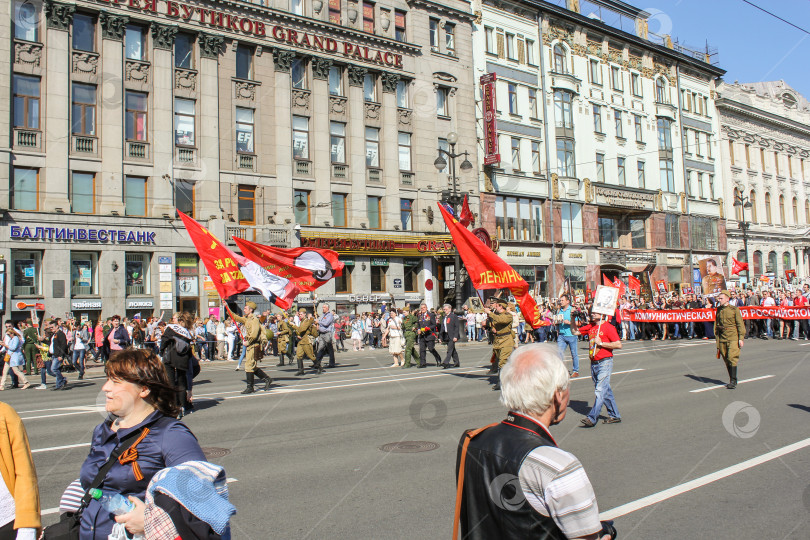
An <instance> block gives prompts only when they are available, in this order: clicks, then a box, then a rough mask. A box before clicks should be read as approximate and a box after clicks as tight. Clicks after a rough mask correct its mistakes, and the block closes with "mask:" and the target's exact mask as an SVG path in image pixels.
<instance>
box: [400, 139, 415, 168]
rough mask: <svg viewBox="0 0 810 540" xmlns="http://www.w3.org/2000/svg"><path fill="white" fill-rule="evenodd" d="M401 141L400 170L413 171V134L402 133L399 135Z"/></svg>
mask: <svg viewBox="0 0 810 540" xmlns="http://www.w3.org/2000/svg"><path fill="white" fill-rule="evenodd" d="M398 140H399V170H400V171H411V170H413V167H412V166H411V134H410V133H404V132H402V131H400V132H399V134H398Z"/></svg>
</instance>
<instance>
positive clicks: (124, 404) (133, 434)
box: [80, 349, 205, 540]
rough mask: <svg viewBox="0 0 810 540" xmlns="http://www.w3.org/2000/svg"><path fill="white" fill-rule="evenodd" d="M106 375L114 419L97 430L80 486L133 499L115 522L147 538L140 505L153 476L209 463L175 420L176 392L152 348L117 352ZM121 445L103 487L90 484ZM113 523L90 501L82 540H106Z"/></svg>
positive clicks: (83, 520) (108, 405) (106, 391)
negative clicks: (182, 466) (191, 463)
mask: <svg viewBox="0 0 810 540" xmlns="http://www.w3.org/2000/svg"><path fill="white" fill-rule="evenodd" d="M105 371H106V374H107V382H106V383H104V386H102V387H101V390H102V391H103V392H104V394H105V398H106V401H105V409H106V411H107V412H108V413H110V416H109V417H108V418H107V420H105V421H104V422H102V423H101V424H100V425H98V426H97V427H96V429H95V431H94V432H93V439H92V442H91V445H90V453H89V454H88V456H87V459H86V460H85V462H84V464H83V465H82V468H81V476H80V480H81V486H82V489H83V490H85V491H87V490H88V489H90V488H91V487H97V488H99V489H101V490H102V491H103V492H105V493H106V492H109V493H120V494H122V495H124V496H129V498H130V501H131V502H132V503H133V504H134V505H135V510H133V511H132V512H130V513H128V514H124V515H122V516H117V517H116V518H115V521H118V522H119V523H124V524H125V526H126V528H127V530H128V531H129V532H130V533H132V534H143V531H144V524H143V521H144V504H143V502H141V501H142V500H143V499H144V496H145V494H146V487H147V486H148V485H149V481H150V480H151V479H152V476H154V475H155V474H156V473H157V472H158V471H160V470H161V469H164V468H166V467H174V466H175V465H179V464H181V463H186V462H188V461H205V456H204V455H203V452H202V449H201V448H200V445H199V443H198V442H197V439H196V437H194V435H193V434H192V433H191V431H190V430H189V429H188V427H186V425H185V424H183V423H182V422H179V421H178V420H176V419H175V417H176V416H177V414H178V412H179V410H178V407H177V404H176V396H175V389H174V387H173V386H172V385H171V384H170V383H169V380H168V379H167V378H166V371H165V370H164V369H163V365H162V364H161V362H160V359H159V358H158V357H157V356H156V355H155V353H154V352H152V351H150V350H148V349H127V350H124V351H118V352H115V353H113V355H112V356H111V357H110V359H109V360H108V361H107V365H106V368H105ZM122 441H124V446H122V448H123V449H124V451H123V453H121V454H120V456H119V457H118V458H117V459H114V460H113V462H112V463H113V464H112V467H111V468H110V469H109V471H107V474H106V475H105V476H104V479H103V480H102V481H101V483H100V484H99V485H96V486H93V485H91V484H92V483H93V480H94V479H95V477H96V475H97V474H98V472H99V469H101V467H102V466H103V465H104V464H105V463H106V462H107V460H108V459H109V457H110V455H111V454H112V452H113V450H114V449H115V448H116V447H117V446H118V445H119V444H121V442H122ZM127 446H128V447H127ZM120 450H121V449H119V451H120ZM113 524H114V521H113V516H112V515H111V514H110V513H109V512H108V511H107V510H104V508H103V507H102V506H101V503H100V502H99V501H97V500H91V501H90V502H89V504H88V505H87V507H86V508H85V509H84V511H83V513H82V516H81V532H80V537H81V538H82V539H83V540H86V539H93V540H95V539H98V540H106V539H107V536H108V535H109V534H110V533H111V532H112V528H113Z"/></svg>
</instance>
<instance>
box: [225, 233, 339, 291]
mask: <svg viewBox="0 0 810 540" xmlns="http://www.w3.org/2000/svg"><path fill="white" fill-rule="evenodd" d="M233 239H234V240H235V241H236V245H238V246H239V249H241V250H242V253H243V254H244V255H245V257H247V258H248V259H250V260H251V261H254V262H255V263H256V264H258V265H260V266H261V267H262V268H264V269H265V270H267V271H268V272H270V273H271V274H275V275H277V276H281V277H283V278H286V279H289V280H290V281H292V282H293V283H295V284H296V285H297V286H298V288H299V289H300V290H302V291H314V290H315V289H317V288H318V287H320V286H321V285H323V284H324V283H326V282H328V281H329V280H330V279H332V278H333V277H335V276H342V275H343V267H344V264H343V263H342V262H341V261H339V260H338V254H337V252H335V251H332V250H331V249H322V248H310V247H301V248H277V247H272V246H265V245H263V244H257V243H256V242H250V241H248V240H242V239H241V238H236V237H234V238H233Z"/></svg>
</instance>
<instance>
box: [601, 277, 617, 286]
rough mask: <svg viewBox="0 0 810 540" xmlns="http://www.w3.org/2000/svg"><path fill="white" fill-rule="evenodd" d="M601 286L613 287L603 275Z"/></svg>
mask: <svg viewBox="0 0 810 540" xmlns="http://www.w3.org/2000/svg"><path fill="white" fill-rule="evenodd" d="M602 285H604V286H605V287H613V286H614V285H613V282H612V281H610V280H609V279H608V278H607V276H606V275H605V274H602Z"/></svg>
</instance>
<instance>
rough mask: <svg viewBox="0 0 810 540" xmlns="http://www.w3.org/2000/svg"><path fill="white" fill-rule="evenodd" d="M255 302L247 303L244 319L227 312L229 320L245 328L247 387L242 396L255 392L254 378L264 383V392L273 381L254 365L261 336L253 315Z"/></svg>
mask: <svg viewBox="0 0 810 540" xmlns="http://www.w3.org/2000/svg"><path fill="white" fill-rule="evenodd" d="M256 307H257V306H256V303H255V302H247V303H246V304H245V308H244V310H243V313H244V314H245V316H244V317H240V316H239V315H236V314H234V313H233V312H232V311H231V310H230V309H228V312H229V313H230V314H231V318H232V319H233V320H235V321H237V322H240V323H242V324H243V325H244V326H245V347H246V349H245V375H246V376H247V387H246V388H245V389H244V390H242V393H243V394H252V393H253V392H255V389H254V388H253V382H254V379H255V377H258V378H259V380H260V381H264V390H265V391H267V390H270V385H271V384H273V379H271V378H270V377H268V376H267V375H266V374H265V373H264V372H263V371H262V370H261V368H260V367H258V366H257V365H256V362H257V359H258V358H259V355H260V354H261V346H262V343H261V336H260V332H262V330H263V329H262V325H261V323H260V322H259V319H258V318H256V315H255V314H254V313H253V312H254V311H255V310H256Z"/></svg>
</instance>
